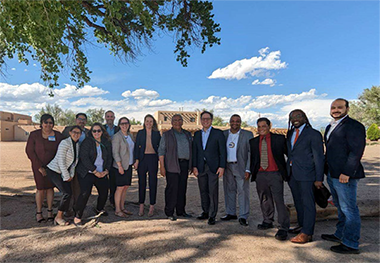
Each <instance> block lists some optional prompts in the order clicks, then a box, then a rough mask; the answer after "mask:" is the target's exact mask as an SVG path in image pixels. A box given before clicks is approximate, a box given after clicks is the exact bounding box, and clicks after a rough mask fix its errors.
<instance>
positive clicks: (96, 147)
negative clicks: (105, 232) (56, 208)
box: [74, 123, 112, 225]
mask: <svg viewBox="0 0 380 263" xmlns="http://www.w3.org/2000/svg"><path fill="white" fill-rule="evenodd" d="M111 165H112V146H111V142H110V139H109V135H108V133H107V132H106V130H105V129H104V127H103V125H102V124H101V123H94V124H93V125H92V126H91V129H90V132H89V134H88V136H87V137H86V139H84V141H83V142H82V144H81V146H80V150H79V163H78V166H77V170H76V171H77V173H78V181H79V185H80V189H81V193H80V194H79V197H78V200H77V202H76V205H75V218H74V224H75V225H81V224H82V215H83V211H84V209H85V207H86V204H87V201H88V198H89V197H90V195H91V190H92V187H93V186H94V185H95V187H96V189H97V190H98V202H97V206H96V212H97V213H100V212H102V213H103V215H104V216H107V215H108V214H107V212H106V211H104V206H105V204H106V201H107V196H108V177H107V175H108V174H109V169H110V168H111Z"/></svg>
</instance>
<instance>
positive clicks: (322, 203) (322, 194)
mask: <svg viewBox="0 0 380 263" xmlns="http://www.w3.org/2000/svg"><path fill="white" fill-rule="evenodd" d="M313 190H314V197H315V202H316V203H317V205H318V206H319V207H321V208H326V207H327V205H328V199H329V197H330V196H331V193H330V191H329V189H327V187H326V186H325V185H324V184H322V188H320V189H318V188H317V187H315V185H313Z"/></svg>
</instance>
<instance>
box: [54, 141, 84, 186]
mask: <svg viewBox="0 0 380 263" xmlns="http://www.w3.org/2000/svg"><path fill="white" fill-rule="evenodd" d="M75 148H76V154H75V155H76V156H75V162H74V142H73V140H72V139H71V138H66V139H64V140H63V141H61V143H60V144H59V146H58V151H57V154H56V155H55V157H54V159H53V160H52V161H51V162H50V163H49V164H48V165H47V167H48V168H49V169H50V170H53V171H54V172H56V173H59V174H61V176H62V179H63V181H67V180H69V179H70V178H73V177H74V174H75V167H76V166H77V164H78V160H79V143H76V144H75Z"/></svg>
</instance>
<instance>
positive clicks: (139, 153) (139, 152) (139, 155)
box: [134, 129, 161, 162]
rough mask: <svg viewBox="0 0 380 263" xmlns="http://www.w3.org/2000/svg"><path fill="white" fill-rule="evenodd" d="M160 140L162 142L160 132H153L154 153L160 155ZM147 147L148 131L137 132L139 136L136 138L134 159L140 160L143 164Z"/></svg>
mask: <svg viewBox="0 0 380 263" xmlns="http://www.w3.org/2000/svg"><path fill="white" fill-rule="evenodd" d="M160 140H161V134H160V132H159V131H153V130H152V146H153V149H154V151H155V152H156V153H157V154H158V146H159V145H160ZM145 147H146V129H142V130H139V131H138V132H137V136H136V143H135V150H134V157H135V159H136V160H139V161H140V162H141V161H142V160H143V159H144V153H145ZM157 156H158V155H157ZM157 161H158V157H157Z"/></svg>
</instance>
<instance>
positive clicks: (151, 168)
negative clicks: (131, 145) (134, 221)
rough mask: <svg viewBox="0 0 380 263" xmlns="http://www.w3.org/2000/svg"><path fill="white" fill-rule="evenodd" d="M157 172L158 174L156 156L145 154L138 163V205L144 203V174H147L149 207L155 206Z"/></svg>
mask: <svg viewBox="0 0 380 263" xmlns="http://www.w3.org/2000/svg"><path fill="white" fill-rule="evenodd" d="M157 172H158V155H157V154H145V155H144V158H143V159H142V161H141V162H140V163H139V166H138V168H137V173H138V176H139V203H140V204H144V203H145V195H146V177H147V176H146V173H148V174H149V199H150V205H155V204H156V196H157Z"/></svg>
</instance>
